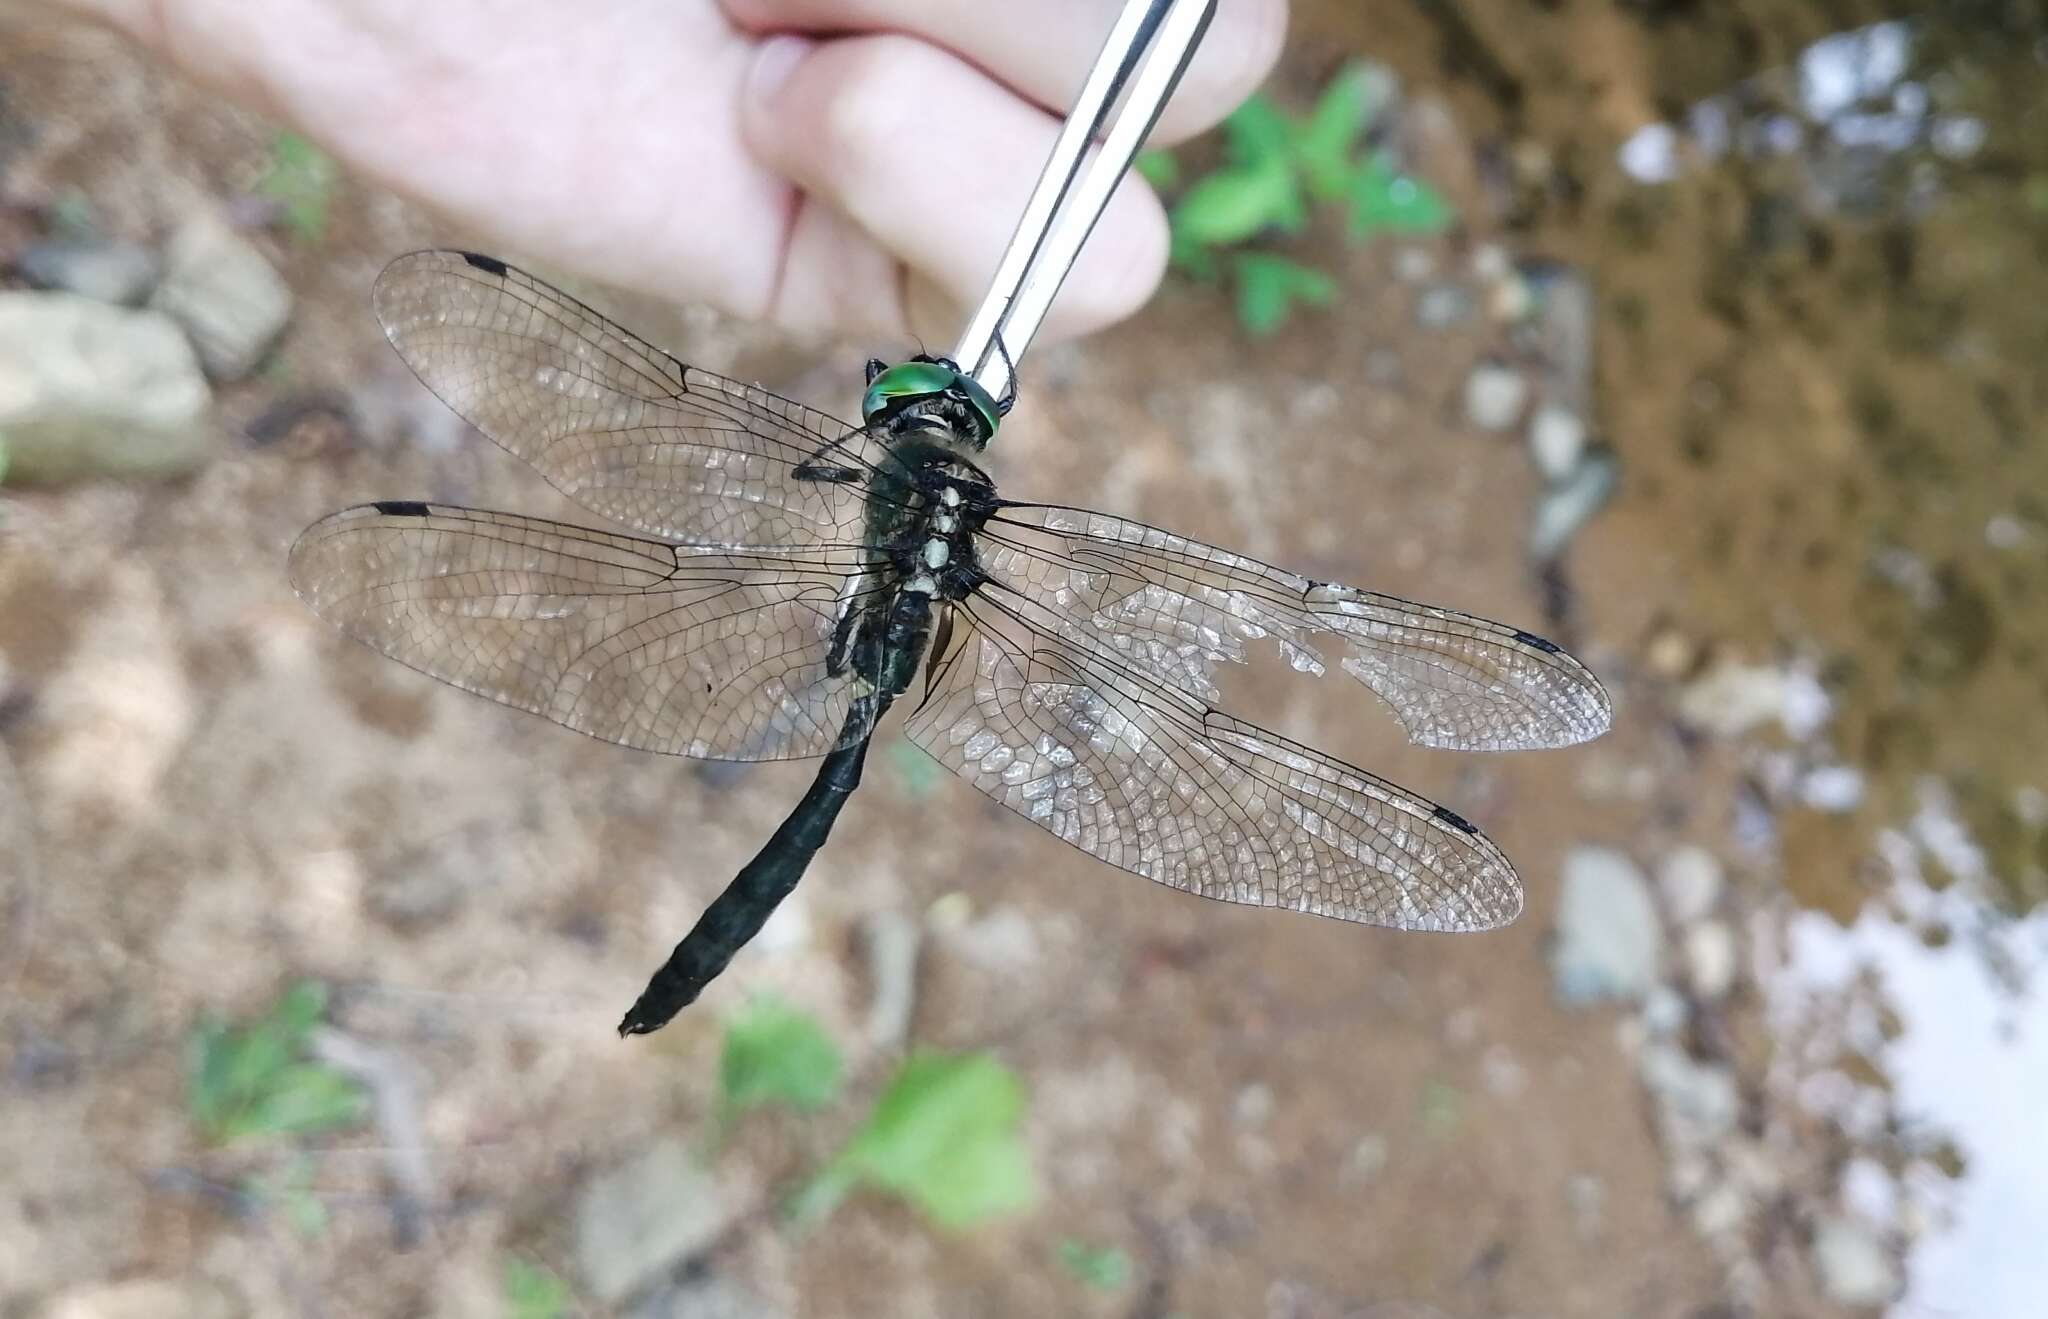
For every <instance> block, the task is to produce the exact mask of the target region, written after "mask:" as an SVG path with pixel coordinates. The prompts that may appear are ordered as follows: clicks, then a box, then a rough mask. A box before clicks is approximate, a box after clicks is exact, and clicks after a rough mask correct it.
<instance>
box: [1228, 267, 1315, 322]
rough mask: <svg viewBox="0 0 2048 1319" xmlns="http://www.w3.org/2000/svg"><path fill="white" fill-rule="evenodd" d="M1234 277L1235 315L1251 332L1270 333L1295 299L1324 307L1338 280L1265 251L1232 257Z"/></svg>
mask: <svg viewBox="0 0 2048 1319" xmlns="http://www.w3.org/2000/svg"><path fill="white" fill-rule="evenodd" d="M1231 271H1232V273H1233V274H1234V275H1235V276H1236V277H1237V319H1238V321H1239V323H1240V324H1242V325H1243V326H1244V328H1245V329H1247V330H1249V331H1250V332H1251V333H1253V334H1271V333H1272V332H1273V331H1274V330H1275V329H1278V328H1279V326H1280V325H1281V323H1282V322H1284V321H1285V320H1286V319H1287V316H1288V313H1289V312H1291V311H1293V310H1294V305H1295V304H1296V303H1297V302H1304V303H1308V304H1309V305H1311V306H1317V307H1327V306H1329V305H1330V304H1331V303H1332V302H1334V301H1336V298H1337V282H1336V281H1335V280H1333V279H1331V278H1330V277H1329V276H1328V275H1326V274H1324V273H1323V272H1322V271H1320V270H1316V269H1313V268H1311V267H1309V266H1304V265H1300V264H1297V263H1296V262H1293V261H1289V260H1288V259H1287V258H1285V257H1279V256H1274V255H1272V254H1271V253H1267V252H1239V253H1238V254H1237V255H1236V256H1235V257H1234V258H1232V261H1231Z"/></svg>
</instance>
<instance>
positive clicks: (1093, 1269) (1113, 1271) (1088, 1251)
mask: <svg viewBox="0 0 2048 1319" xmlns="http://www.w3.org/2000/svg"><path fill="white" fill-rule="evenodd" d="M1058 1258H1059V1262H1060V1267H1061V1268H1063V1269H1065V1270H1066V1271H1067V1272H1068V1273H1070V1274H1072V1275H1073V1277H1074V1279H1075V1280H1076V1281H1077V1282H1080V1283H1081V1284H1082V1285H1083V1286H1087V1287H1093V1288H1095V1289H1096V1290H1097V1291H1115V1290H1116V1289H1117V1288H1119V1287H1121V1286H1123V1285H1124V1284H1125V1283H1126V1282H1128V1281H1130V1277H1131V1257H1130V1256H1129V1255H1127V1254H1125V1253H1124V1251H1123V1249H1122V1248H1121V1247H1119V1246H1091V1245H1089V1244H1088V1243H1087V1242H1085V1241H1076V1240H1074V1239H1073V1238H1072V1237H1069V1238H1067V1239H1066V1240H1065V1241H1062V1242H1060V1244H1059V1251H1058Z"/></svg>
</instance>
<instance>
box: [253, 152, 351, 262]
mask: <svg viewBox="0 0 2048 1319" xmlns="http://www.w3.org/2000/svg"><path fill="white" fill-rule="evenodd" d="M339 173H340V171H339V170H337V169H336V168H335V164H334V160H333V158H332V157H330V156H329V155H328V154H327V153H326V152H324V151H322V150H321V149H320V148H319V147H316V146H314V145H313V144H312V143H311V142H309V141H307V140H306V139H305V138H303V137H300V136H299V135H298V134H297V133H279V134H278V135H277V136H276V137H275V138H273V139H271V143H270V161H269V163H268V164H267V165H266V166H265V167H264V171H263V176H262V177H261V178H259V179H257V180H256V193H257V195H258V196H262V197H268V198H270V200H272V201H274V202H277V203H279V204H280V205H282V206H283V208H284V222H285V227H286V228H287V229H290V230H291V231H292V234H293V235H294V236H295V237H296V238H298V239H299V240H300V241H301V242H305V243H309V244H310V243H318V242H319V241H320V240H321V239H322V238H323V237H325V236H326V234H327V209H328V203H329V201H330V199H331V197H332V195H333V192H334V181H335V179H336V178H337V177H338V176H339Z"/></svg>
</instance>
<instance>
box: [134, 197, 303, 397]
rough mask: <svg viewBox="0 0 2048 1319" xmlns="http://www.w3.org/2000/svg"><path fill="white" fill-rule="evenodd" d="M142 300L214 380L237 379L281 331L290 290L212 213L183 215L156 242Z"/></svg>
mask: <svg viewBox="0 0 2048 1319" xmlns="http://www.w3.org/2000/svg"><path fill="white" fill-rule="evenodd" d="M150 306H152V307H154V308H156V309H157V310H158V311H161V312H163V313H164V314H165V315H168V316H169V317H171V319H173V320H175V321H177V322H178V324H180V325H182V326H184V327H185V333H186V334H188V335H189V336H191V339H192V346H193V347H195V348H197V349H198V350H199V360H200V361H201V362H203V363H205V364H206V370H207V373H208V374H209V375H211V376H213V377H214V378H215V379H216V380H240V379H241V378H242V377H244V376H246V375H248V374H249V373H250V372H251V371H253V370H255V369H256V364H257V363H258V362H259V361H261V360H262V357H263V354H264V353H266V352H268V351H269V350H270V346H271V344H273V343H275V342H276V341H277V337H278V336H279V335H280V334H282V333H284V327H285V323H286V322H287V321H289V320H290V319H291V315H292V293H291V290H290V289H289V288H287V287H286V286H285V282H284V279H283V278H282V277H281V276H279V274H278V273H277V271H276V270H275V269H273V268H272V267H271V264H270V261H269V260H268V258H266V257H265V256H264V255H263V253H262V252H260V251H258V250H257V249H256V246H255V244H253V243H251V242H250V241H249V240H248V239H246V238H244V237H243V236H242V235H241V234H239V233H237V232H236V231H235V230H234V229H232V228H230V227H229V226H228V224H227V223H226V222H225V221H223V220H221V219H219V218H217V217H215V216H213V215H201V216H199V217H197V218H196V219H193V220H189V221H187V222H186V223H185V224H184V225H183V226H182V227H180V228H179V230H178V231H177V232H176V233H175V234H173V235H172V236H171V241H170V242H169V243H168V244H166V245H165V248H164V277H163V281H162V282H161V283H159V284H158V285H157V287H156V292H155V293H154V294H153V295H151V297H150Z"/></svg>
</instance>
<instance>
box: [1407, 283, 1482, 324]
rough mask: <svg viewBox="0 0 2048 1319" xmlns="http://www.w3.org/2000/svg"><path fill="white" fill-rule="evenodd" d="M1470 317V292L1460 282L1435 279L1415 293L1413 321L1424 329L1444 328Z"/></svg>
mask: <svg viewBox="0 0 2048 1319" xmlns="http://www.w3.org/2000/svg"><path fill="white" fill-rule="evenodd" d="M1470 319H1472V294H1471V292H1470V291H1468V290H1467V289H1466V288H1465V286H1464V285H1462V284H1454V283H1452V282H1451V281H1449V280H1437V281H1436V282H1435V283H1432V284H1426V285H1424V286H1423V288H1422V291H1421V292H1420V293H1418V294H1416V295H1415V323H1416V324H1417V325H1420V326H1421V327H1422V328H1423V329H1425V330H1446V329H1449V328H1450V327H1451V326H1453V325H1462V324H1464V323H1465V322H1466V321H1468V320H1470Z"/></svg>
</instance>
